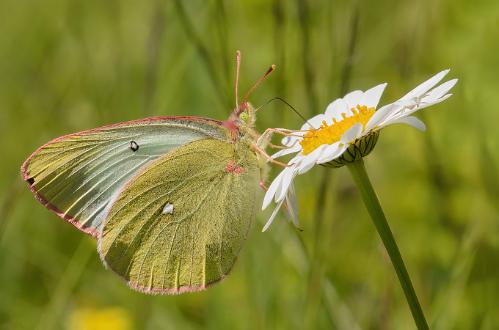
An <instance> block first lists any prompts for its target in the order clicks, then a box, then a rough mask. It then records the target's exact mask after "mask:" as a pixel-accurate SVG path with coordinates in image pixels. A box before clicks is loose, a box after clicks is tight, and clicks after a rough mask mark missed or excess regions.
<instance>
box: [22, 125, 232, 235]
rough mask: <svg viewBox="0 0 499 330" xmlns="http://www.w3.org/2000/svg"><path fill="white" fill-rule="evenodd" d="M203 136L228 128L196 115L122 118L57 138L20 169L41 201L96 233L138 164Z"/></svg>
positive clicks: (217, 134) (213, 135) (214, 135)
mask: <svg viewBox="0 0 499 330" xmlns="http://www.w3.org/2000/svg"><path fill="white" fill-rule="evenodd" d="M207 137H210V138H215V139H222V140H224V139H227V130H226V129H225V128H223V127H222V126H221V124H220V122H218V121H214V120H209V119H204V118H197V117H157V118H147V119H142V120H138V121H132V122H125V123H120V124H115V125H111V126H105V127H101V128H97V129H93V130H89V131H84V132H80V133H75V134H71V135H67V136H63V137H61V138H58V139H55V140H53V141H51V142H49V143H47V144H45V145H44V146H42V147H41V148H39V149H38V150H37V151H36V152H35V153H33V155H31V156H30V157H29V158H28V160H26V162H25V163H24V164H23V166H22V169H21V172H22V176H23V178H24V180H25V181H26V182H27V183H28V185H29V186H30V189H31V190H32V191H33V193H34V194H35V196H36V197H37V199H38V200H39V201H40V202H41V203H42V204H44V205H45V206H46V207H47V208H49V209H51V210H52V211H54V212H55V213H57V214H58V215H59V216H61V217H62V218H64V219H65V220H67V221H69V222H71V223H73V224H74V225H75V226H76V227H77V228H79V229H80V230H82V231H84V232H86V233H89V234H92V235H93V236H97V235H98V230H99V229H100V225H101V223H102V221H103V219H104V217H105V214H106V212H107V209H108V208H109V201H110V200H111V199H113V198H114V197H115V196H116V194H117V193H118V192H119V191H120V189H121V188H122V186H123V185H124V184H125V183H126V182H128V180H130V178H132V177H133V176H134V175H135V173H136V172H137V171H139V169H140V168H142V167H143V166H146V165H147V164H148V163H150V162H152V161H154V160H155V159H157V158H158V157H160V156H162V155H164V154H165V153H167V152H169V151H171V150H173V149H174V148H177V147H179V146H180V145H183V144H185V143H189V142H192V141H195V140H198V139H203V138H207Z"/></svg>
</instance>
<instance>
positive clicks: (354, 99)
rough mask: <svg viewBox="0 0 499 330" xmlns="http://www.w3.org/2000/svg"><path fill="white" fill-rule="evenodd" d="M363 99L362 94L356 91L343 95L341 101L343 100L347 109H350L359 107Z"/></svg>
mask: <svg viewBox="0 0 499 330" xmlns="http://www.w3.org/2000/svg"><path fill="white" fill-rule="evenodd" d="M363 97H364V92H362V91H359V90H356V91H353V92H350V93H348V94H347V95H345V96H344V97H343V100H345V102H346V103H347V105H348V109H351V108H355V107H356V106H357V105H359V104H360V102H361V101H362V98H363Z"/></svg>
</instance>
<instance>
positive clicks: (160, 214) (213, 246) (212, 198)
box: [98, 139, 259, 294]
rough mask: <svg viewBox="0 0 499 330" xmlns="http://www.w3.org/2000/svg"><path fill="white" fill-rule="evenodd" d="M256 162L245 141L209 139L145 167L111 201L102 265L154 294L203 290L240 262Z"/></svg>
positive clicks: (252, 198) (253, 194)
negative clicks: (240, 143)
mask: <svg viewBox="0 0 499 330" xmlns="http://www.w3.org/2000/svg"><path fill="white" fill-rule="evenodd" d="M258 171H259V170H258V165H257V161H256V156H255V154H254V153H253V152H252V151H251V150H250V149H249V148H248V147H247V146H239V145H237V144H233V143H230V142H227V141H220V140H216V139H203V140H197V141H194V142H191V143H189V144H186V145H184V146H182V147H180V148H178V149H176V150H174V151H171V152H169V153H168V154H166V155H164V156H163V157H161V158H159V159H157V160H155V161H154V162H153V163H151V164H150V165H148V166H147V167H145V168H144V169H142V170H141V171H140V172H139V173H138V174H137V175H136V176H135V177H134V178H133V179H132V180H130V181H129V183H128V184H127V185H126V186H125V187H124V188H123V190H122V192H121V193H120V194H119V196H118V198H117V199H116V201H115V202H114V203H113V205H112V207H111V209H110V211H109V213H108V215H107V218H106V220H105V223H104V227H103V230H102V232H101V237H100V238H99V243H98V244H99V253H100V256H101V259H102V260H103V262H104V263H105V264H106V265H107V266H108V267H109V268H110V269H112V270H113V271H114V272H116V273H117V274H118V275H120V276H122V277H123V278H124V279H125V280H126V281H127V282H128V284H129V285H130V286H131V287H132V288H134V289H136V290H139V291H143V292H148V293H168V294H170V293H181V292H186V291H197V290H202V289H204V288H206V287H207V286H208V285H210V284H212V283H215V282H217V281H219V280H220V279H222V278H223V277H224V276H225V275H226V274H228V272H229V271H230V269H231V268H232V265H233V264H234V262H235V260H236V257H237V255H238V253H239V250H240V248H241V246H242V244H243V242H244V241H245V239H246V236H247V233H248V231H249V228H250V225H251V222H252V219H253V218H254V216H255V211H256V210H255V205H256V202H255V197H256V192H257V189H258V175H259V172H258Z"/></svg>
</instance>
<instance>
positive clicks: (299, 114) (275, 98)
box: [255, 96, 314, 128]
mask: <svg viewBox="0 0 499 330" xmlns="http://www.w3.org/2000/svg"><path fill="white" fill-rule="evenodd" d="M274 101H281V102H282V103H284V104H286V105H287V106H288V107H289V108H290V109H291V111H293V112H294V113H295V114H296V115H297V116H298V117H300V118H301V119H302V120H303V121H304V122H305V123H307V124H309V125H310V127H312V128H314V126H313V125H312V124H310V122H309V121H308V120H307V119H306V118H305V117H304V116H303V115H302V114H301V113H300V111H298V110H296V109H295V108H294V107H293V106H292V105H291V104H289V103H288V102H287V101H286V100H284V99H283V98H281V97H279V96H276V97H273V98H271V99H270V100H268V101H267V102H265V103H264V104H262V105H261V106H259V107H258V108H256V109H255V112H256V111H258V110H260V109H261V108H263V107H265V106H267V105H268V104H270V103H272V102H274Z"/></svg>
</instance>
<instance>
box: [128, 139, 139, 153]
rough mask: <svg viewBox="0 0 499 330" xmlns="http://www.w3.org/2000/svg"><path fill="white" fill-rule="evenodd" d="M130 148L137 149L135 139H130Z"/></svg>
mask: <svg viewBox="0 0 499 330" xmlns="http://www.w3.org/2000/svg"><path fill="white" fill-rule="evenodd" d="M130 149H132V151H133V152H135V151H137V150H139V145H138V144H137V142H135V141H133V140H132V141H130Z"/></svg>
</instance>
